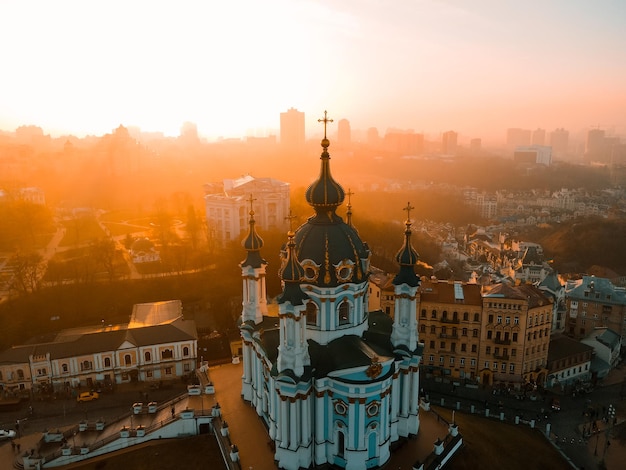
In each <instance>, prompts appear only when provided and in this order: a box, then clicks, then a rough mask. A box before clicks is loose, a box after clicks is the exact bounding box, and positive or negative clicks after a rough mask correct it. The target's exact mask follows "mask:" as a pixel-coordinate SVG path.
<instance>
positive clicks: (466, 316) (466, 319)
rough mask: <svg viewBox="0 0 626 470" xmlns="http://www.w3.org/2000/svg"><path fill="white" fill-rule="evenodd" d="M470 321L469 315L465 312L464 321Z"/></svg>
mask: <svg viewBox="0 0 626 470" xmlns="http://www.w3.org/2000/svg"><path fill="white" fill-rule="evenodd" d="M468 320H469V313H467V312H463V321H468Z"/></svg>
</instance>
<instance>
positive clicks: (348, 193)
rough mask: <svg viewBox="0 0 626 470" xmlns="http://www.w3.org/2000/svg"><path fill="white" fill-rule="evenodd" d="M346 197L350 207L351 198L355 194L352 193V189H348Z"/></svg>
mask: <svg viewBox="0 0 626 470" xmlns="http://www.w3.org/2000/svg"><path fill="white" fill-rule="evenodd" d="M346 196H348V205H350V196H354V193H353V192H352V190H351V189H350V188H348V192H347V193H346Z"/></svg>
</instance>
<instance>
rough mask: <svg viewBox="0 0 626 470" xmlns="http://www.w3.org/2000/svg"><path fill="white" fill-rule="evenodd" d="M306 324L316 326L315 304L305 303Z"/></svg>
mask: <svg viewBox="0 0 626 470" xmlns="http://www.w3.org/2000/svg"><path fill="white" fill-rule="evenodd" d="M306 324H307V325H314V326H315V325H317V305H315V302H307V304H306Z"/></svg>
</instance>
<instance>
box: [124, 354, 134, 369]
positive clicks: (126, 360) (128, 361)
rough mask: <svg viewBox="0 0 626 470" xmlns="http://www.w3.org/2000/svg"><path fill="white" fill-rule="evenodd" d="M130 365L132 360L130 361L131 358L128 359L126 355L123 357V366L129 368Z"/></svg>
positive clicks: (128, 355)
mask: <svg viewBox="0 0 626 470" xmlns="http://www.w3.org/2000/svg"><path fill="white" fill-rule="evenodd" d="M131 363H132V359H131V357H130V354H126V355H125V356H124V364H125V365H127V366H129V365H130V364H131Z"/></svg>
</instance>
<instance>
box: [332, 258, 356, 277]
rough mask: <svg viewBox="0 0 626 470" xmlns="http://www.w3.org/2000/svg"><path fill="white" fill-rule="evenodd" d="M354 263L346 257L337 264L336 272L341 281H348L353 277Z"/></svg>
mask: <svg viewBox="0 0 626 470" xmlns="http://www.w3.org/2000/svg"><path fill="white" fill-rule="evenodd" d="M353 266H354V263H353V262H352V261H351V260H349V259H344V260H343V261H341V262H340V263H339V264H337V265H335V274H336V275H337V279H338V280H339V282H348V281H350V279H351V278H352V267H353Z"/></svg>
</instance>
